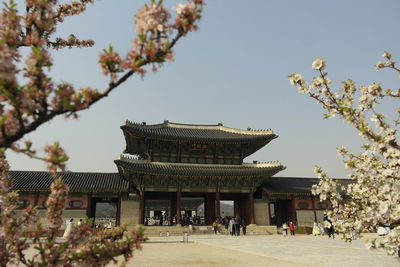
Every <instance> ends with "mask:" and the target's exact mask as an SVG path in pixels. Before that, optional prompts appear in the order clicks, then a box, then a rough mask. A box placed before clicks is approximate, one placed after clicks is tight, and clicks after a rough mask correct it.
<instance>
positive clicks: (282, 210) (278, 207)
mask: <svg viewBox="0 0 400 267" xmlns="http://www.w3.org/2000/svg"><path fill="white" fill-rule="evenodd" d="M270 214H271V224H272V225H276V226H278V227H280V226H282V224H283V223H284V222H287V221H289V220H294V219H293V218H291V216H290V215H291V200H276V201H275V202H271V203H270Z"/></svg>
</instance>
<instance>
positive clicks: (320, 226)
mask: <svg viewBox="0 0 400 267" xmlns="http://www.w3.org/2000/svg"><path fill="white" fill-rule="evenodd" d="M318 228H319V234H320V235H322V236H323V235H325V229H324V226H323V225H322V223H321V222H318Z"/></svg>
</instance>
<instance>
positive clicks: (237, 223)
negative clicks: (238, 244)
mask: <svg viewBox="0 0 400 267" xmlns="http://www.w3.org/2000/svg"><path fill="white" fill-rule="evenodd" d="M234 227H235V235H236V236H240V218H239V217H236V218H235V224H234Z"/></svg>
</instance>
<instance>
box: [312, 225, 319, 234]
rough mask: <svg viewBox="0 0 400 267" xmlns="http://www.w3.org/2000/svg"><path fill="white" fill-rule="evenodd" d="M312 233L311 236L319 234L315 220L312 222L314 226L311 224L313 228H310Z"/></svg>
mask: <svg viewBox="0 0 400 267" xmlns="http://www.w3.org/2000/svg"><path fill="white" fill-rule="evenodd" d="M312 234H313V236H317V235H319V234H320V233H319V227H318V224H317V222H314V226H313V229H312Z"/></svg>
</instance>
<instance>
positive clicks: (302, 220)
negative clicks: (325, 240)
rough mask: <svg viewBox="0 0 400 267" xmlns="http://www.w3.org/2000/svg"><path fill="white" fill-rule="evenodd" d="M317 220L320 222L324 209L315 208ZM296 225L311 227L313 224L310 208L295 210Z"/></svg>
mask: <svg viewBox="0 0 400 267" xmlns="http://www.w3.org/2000/svg"><path fill="white" fill-rule="evenodd" d="M315 213H316V215H317V221H318V222H322V221H323V219H324V211H323V210H316V211H315ZM296 215H297V225H298V226H309V227H312V226H313V225H314V220H315V217H314V211H312V210H297V211H296Z"/></svg>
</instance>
